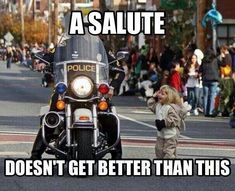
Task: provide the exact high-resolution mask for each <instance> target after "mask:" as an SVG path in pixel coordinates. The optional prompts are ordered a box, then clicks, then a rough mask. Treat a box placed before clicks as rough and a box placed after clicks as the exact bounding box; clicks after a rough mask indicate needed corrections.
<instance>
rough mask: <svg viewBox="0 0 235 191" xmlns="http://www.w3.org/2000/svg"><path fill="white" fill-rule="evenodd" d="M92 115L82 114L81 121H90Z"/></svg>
mask: <svg viewBox="0 0 235 191" xmlns="http://www.w3.org/2000/svg"><path fill="white" fill-rule="evenodd" d="M89 120H90V117H89V116H80V117H79V121H89Z"/></svg>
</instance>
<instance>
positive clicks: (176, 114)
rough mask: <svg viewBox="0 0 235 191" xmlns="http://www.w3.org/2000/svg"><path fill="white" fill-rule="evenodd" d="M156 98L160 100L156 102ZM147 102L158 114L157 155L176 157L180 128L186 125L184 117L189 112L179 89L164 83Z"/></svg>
mask: <svg viewBox="0 0 235 191" xmlns="http://www.w3.org/2000/svg"><path fill="white" fill-rule="evenodd" d="M156 98H157V99H158V102H156V100H155V99H156ZM147 104H148V107H149V108H150V109H151V110H152V111H153V112H154V113H155V114H156V120H155V124H156V127H157V141H156V146H155V153H156V157H157V158H176V147H177V143H178V137H179V134H180V132H179V130H180V128H182V127H183V128H184V126H185V124H184V121H183V119H184V118H185V116H186V113H187V110H186V107H185V106H184V105H183V104H182V101H181V99H180V96H179V94H178V92H177V90H175V89H174V88H172V87H170V86H168V85H164V86H162V87H161V88H160V90H159V91H157V92H156V93H155V94H154V95H153V98H150V99H149V100H148V103H147Z"/></svg>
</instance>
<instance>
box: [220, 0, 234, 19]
mask: <svg viewBox="0 0 235 191" xmlns="http://www.w3.org/2000/svg"><path fill="white" fill-rule="evenodd" d="M217 10H218V11H219V12H220V13H221V14H222V16H223V18H224V19H235V1H234V0H217Z"/></svg>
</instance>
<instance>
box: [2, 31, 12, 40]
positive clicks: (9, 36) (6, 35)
mask: <svg viewBox="0 0 235 191" xmlns="http://www.w3.org/2000/svg"><path fill="white" fill-rule="evenodd" d="M4 39H5V40H6V41H7V42H11V41H12V40H13V39H14V36H13V35H12V34H11V33H10V32H7V34H5V36H4Z"/></svg>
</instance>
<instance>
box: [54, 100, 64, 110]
mask: <svg viewBox="0 0 235 191" xmlns="http://www.w3.org/2000/svg"><path fill="white" fill-rule="evenodd" d="M56 108H57V109H58V110H63V109H64V108H65V102H64V101H63V100H58V101H57V102H56Z"/></svg>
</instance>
